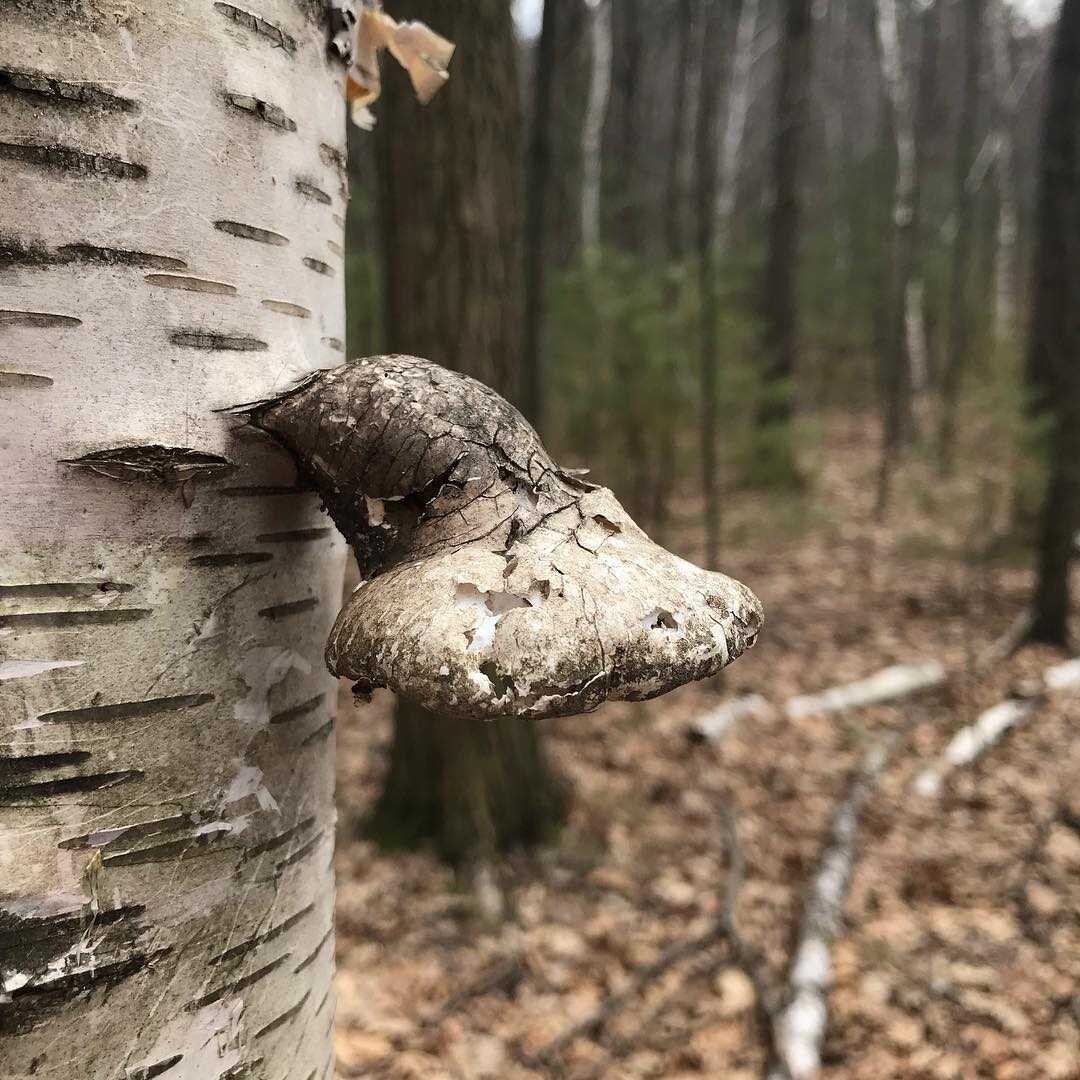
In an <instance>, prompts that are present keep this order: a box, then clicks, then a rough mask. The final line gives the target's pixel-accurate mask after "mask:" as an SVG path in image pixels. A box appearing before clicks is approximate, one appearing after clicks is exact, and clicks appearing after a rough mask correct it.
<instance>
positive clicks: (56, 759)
mask: <svg viewBox="0 0 1080 1080" xmlns="http://www.w3.org/2000/svg"><path fill="white" fill-rule="evenodd" d="M89 760H90V751H89V750H66V751H57V752H56V753H53V754H26V755H25V756H23V757H0V788H4V787H6V786H8V783H9V781H12V780H16V779H21V778H23V777H25V776H32V775H33V774H34V773H38V772H43V771H45V770H47V769H62V768H65V767H67V766H71V765H82V764H83V763H84V762H87V761H89Z"/></svg>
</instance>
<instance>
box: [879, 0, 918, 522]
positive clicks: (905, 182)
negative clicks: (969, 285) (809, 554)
mask: <svg viewBox="0 0 1080 1080" xmlns="http://www.w3.org/2000/svg"><path fill="white" fill-rule="evenodd" d="M908 25H909V27H911V26H913V23H912V22H911V21H910V20H909V23H908ZM876 26H877V43H878V56H879V59H880V62H881V76H882V83H883V85H884V88H885V100H886V102H887V103H888V109H887V118H888V122H889V125H890V127H891V128H892V133H893V139H894V141H895V150H896V172H895V179H894V183H893V204H892V236H891V247H890V253H889V272H888V279H887V280H888V295H887V297H886V304H885V311H886V316H885V317H886V332H885V341H884V349H883V355H882V358H881V396H882V419H883V424H882V446H881V465H880V469H879V473H878V490H877V512H878V514H879V515H881V514H883V513H884V512H885V508H886V505H887V503H888V497H889V485H890V479H891V475H892V470H893V467H894V464H895V461H896V457H897V455H898V454H899V453H900V450H901V449H902V447H903V446H904V444H905V442H907V441H908V440H909V439H910V437H911V433H912V428H913V424H914V421H913V417H912V399H911V386H912V378H911V369H912V365H911V362H910V356H909V352H908V334H907V329H908V324H909V318H908V302H909V297H911V285H912V277H913V273H914V268H915V255H916V244H917V240H918V206H919V175H918V164H919V160H918V152H917V149H916V145H915V114H914V104H913V101H912V92H911V80H910V78H909V75H908V67H907V64H908V56H907V55H905V53H908V54H910V53H911V52H912V50H910V49H908V50H905V48H904V40H903V37H902V30H901V20H900V16H899V12H898V10H897V0H877V21H876ZM915 32H916V33H917V32H918V31H917V28H916V29H915ZM913 63H915V64H917V55H916V57H915V59H914V60H913Z"/></svg>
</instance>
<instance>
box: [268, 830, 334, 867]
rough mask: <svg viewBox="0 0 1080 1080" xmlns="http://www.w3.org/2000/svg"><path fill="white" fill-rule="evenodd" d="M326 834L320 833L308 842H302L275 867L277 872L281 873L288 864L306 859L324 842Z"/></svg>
mask: <svg viewBox="0 0 1080 1080" xmlns="http://www.w3.org/2000/svg"><path fill="white" fill-rule="evenodd" d="M325 835H326V834H325V833H319V835H318V836H313V837H312V838H311V839H310V840H309V841H308V842H307V843H306V844H301V845H300V847H298V848H297V849H296V850H295V851H294V852H293V853H292V854H291V855H287V856H286V857H285V858H284V859H282V860H281V862H279V863H278V864H277V866H276V867H275V868H274V869H275V872H276V873H278V874H280V873H281V871H282V870H284V869H285V868H286V867H287V866H293V865H295V864H296V863H298V862H300V861H301V860H303V859H306V858H307V857H308V856H309V855H310V854H311V853H312V852H313V851H314V850H315V849H316V848H317V847H318V846H319V845H320V844H321V843H322V842H323V838H324V836H325Z"/></svg>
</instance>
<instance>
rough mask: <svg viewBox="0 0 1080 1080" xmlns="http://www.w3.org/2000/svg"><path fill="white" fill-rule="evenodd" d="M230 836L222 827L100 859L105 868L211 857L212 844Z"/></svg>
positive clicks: (230, 832) (118, 852)
mask: <svg viewBox="0 0 1080 1080" xmlns="http://www.w3.org/2000/svg"><path fill="white" fill-rule="evenodd" d="M231 834H232V829H230V828H227V827H222V828H220V829H215V830H214V831H213V832H204V833H197V834H195V835H193V836H185V837H182V838H181V839H179V840H167V841H166V842H165V843H162V844H152V845H150V846H149V847H143V848H132V849H130V850H128V851H117V852H114V853H113V854H110V855H104V856H103V857H102V860H101V861H102V863H104V865H105V866H142V865H144V864H146V863H160V862H180V861H182V860H183V859H186V858H191V857H195V856H200V855H213V854H215V851H214V850H213V846H214V844H215V843H216V842H217V841H218V840H221V839H223V838H224V837H226V836H230V835H231Z"/></svg>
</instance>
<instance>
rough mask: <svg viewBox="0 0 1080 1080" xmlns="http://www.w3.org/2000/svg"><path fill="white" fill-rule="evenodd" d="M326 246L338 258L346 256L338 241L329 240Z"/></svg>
mask: <svg viewBox="0 0 1080 1080" xmlns="http://www.w3.org/2000/svg"><path fill="white" fill-rule="evenodd" d="M326 246H327V247H328V248H329V249H330V250H331V251H332V252H333V253H334V254H335V255H338V256H341V255H344V254H345V249H344V248H343V247H342V246H341V245H340V244H339V243H338V242H337V241H336V240H327V241H326Z"/></svg>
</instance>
